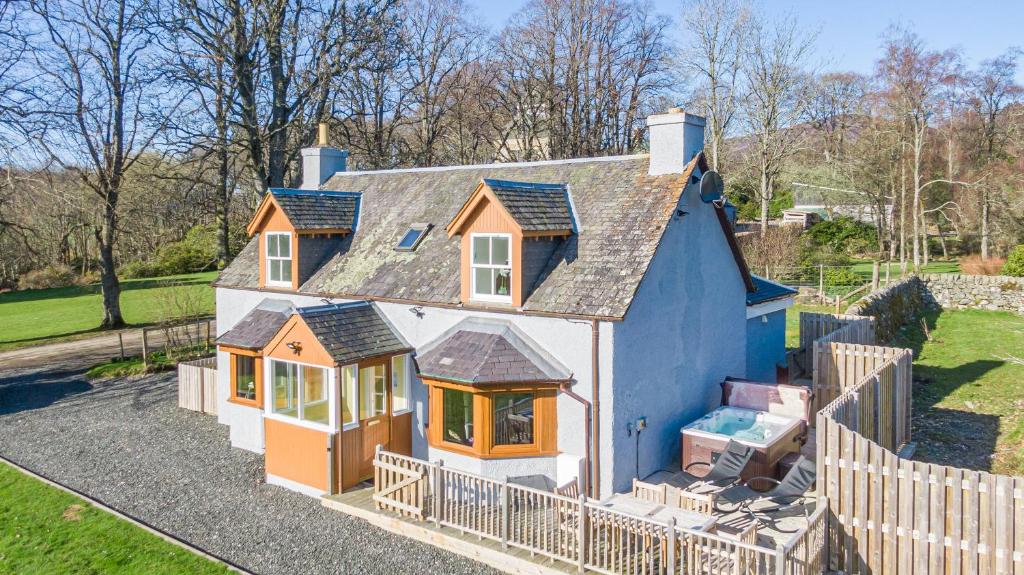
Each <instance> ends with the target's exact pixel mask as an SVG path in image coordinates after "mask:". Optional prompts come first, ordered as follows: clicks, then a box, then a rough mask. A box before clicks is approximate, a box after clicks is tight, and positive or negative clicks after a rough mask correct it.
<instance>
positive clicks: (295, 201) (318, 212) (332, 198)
mask: <svg viewBox="0 0 1024 575" xmlns="http://www.w3.org/2000/svg"><path fill="white" fill-rule="evenodd" d="M359 201H360V194H358V193H355V192H340V191H329V190H295V189H290V188H270V190H268V193H267V195H266V196H264V198H263V202H262V203H261V204H260V207H259V208H258V209H257V210H256V215H254V216H253V218H252V222H251V223H250V224H249V227H248V229H247V231H248V232H249V234H250V235H252V234H254V233H255V232H256V231H258V230H259V228H260V224H261V222H262V221H263V218H264V217H266V214H267V212H268V211H269V209H270V207H271V206H277V207H278V208H279V209H280V210H281V211H282V212H283V213H284V216H285V217H286V218H287V219H288V222H289V223H290V224H291V225H292V227H293V228H295V230H296V231H313V230H325V231H326V230H341V231H352V230H354V229H355V228H356V224H357V223H358V219H359Z"/></svg>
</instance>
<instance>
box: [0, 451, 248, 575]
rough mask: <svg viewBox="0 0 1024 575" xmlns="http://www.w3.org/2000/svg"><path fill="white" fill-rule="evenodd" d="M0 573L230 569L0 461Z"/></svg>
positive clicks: (161, 571)
mask: <svg viewBox="0 0 1024 575" xmlns="http://www.w3.org/2000/svg"><path fill="white" fill-rule="evenodd" d="M0 573H18V574H26V575H28V574H35V573H39V574H49V573H111V574H119V573H124V574H129V573H147V574H154V575H159V574H162V573H166V574H172V573H196V574H206V573H229V571H228V569H227V568H225V567H224V566H222V565H220V564H217V563H214V562H213V561H210V560H208V559H205V558H203V557H200V556H198V555H195V554H193V553H191V552H190V551H188V550H186V549H183V548H181V547H178V546H176V545H173V544H171V543H168V542H167V541H164V540H163V539H161V538H159V537H157V536H156V535H153V534H152V533H149V532H148V531H145V530H143V529H142V528H140V527H137V526H135V525H133V524H131V523H129V522H128V521H125V520H123V519H121V518H119V517H116V516H114V515H111V514H110V513H107V512H106V511H102V510H100V509H97V508H95V507H93V506H91V505H89V504H88V503H86V502H85V501H83V500H81V499H79V498H77V497H74V496H72V495H70V494H68V493H66V492H64V491H61V490H59V489H57V488H55V487H51V486H49V485H47V484H45V483H43V482H41V481H39V480H37V479H34V478H32V477H29V476H27V475H24V474H22V473H21V472H20V471H17V470H16V469H14V468H13V467H11V466H9V465H7V464H5V463H0Z"/></svg>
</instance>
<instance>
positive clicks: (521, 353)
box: [416, 319, 571, 385]
mask: <svg viewBox="0 0 1024 575" xmlns="http://www.w3.org/2000/svg"><path fill="white" fill-rule="evenodd" d="M416 364H417V366H418V367H419V372H420V375H421V376H423V377H433V378H437V379H443V380H447V381H454V382H459V383H467V384H470V385H487V384H503V383H517V382H538V381H545V382H546V381H566V380H568V379H569V377H570V375H571V374H569V372H568V370H566V369H565V368H564V367H562V366H561V365H559V364H557V362H556V361H555V360H554V359H553V358H550V357H549V356H548V355H547V354H546V353H545V352H544V351H543V350H542V349H541V347H540V346H539V345H538V344H536V343H535V342H533V341H532V340H531V339H530V338H528V337H527V336H526V335H524V334H522V333H521V332H519V331H518V330H517V329H515V328H514V327H513V326H512V325H511V324H508V323H506V322H501V321H495V320H481V319H470V320H465V321H463V322H461V323H459V324H457V325H456V326H455V328H453V329H450V330H448V331H447V332H445V334H443V335H442V336H441V337H440V338H438V339H437V340H436V341H435V342H434V343H431V344H427V345H426V346H425V347H423V348H421V351H420V352H419V353H417V356H416Z"/></svg>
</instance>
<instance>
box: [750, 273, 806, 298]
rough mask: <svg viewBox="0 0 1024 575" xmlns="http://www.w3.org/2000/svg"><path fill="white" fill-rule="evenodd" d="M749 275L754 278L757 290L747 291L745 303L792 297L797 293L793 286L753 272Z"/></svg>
mask: <svg viewBox="0 0 1024 575" xmlns="http://www.w3.org/2000/svg"><path fill="white" fill-rule="evenodd" d="M750 277H751V279H753V280H754V285H755V286H756V287H757V291H754V292H747V305H757V304H760V303H767V302H770V301H775V300H777V299H783V298H787V297H793V296H794V295H796V294H797V293H798V292H797V290H796V289H794V288H791V287H789V286H785V285H782V284H779V283H775V282H773V281H770V280H766V279H764V278H763V277H760V276H756V275H753V274H751V276H750Z"/></svg>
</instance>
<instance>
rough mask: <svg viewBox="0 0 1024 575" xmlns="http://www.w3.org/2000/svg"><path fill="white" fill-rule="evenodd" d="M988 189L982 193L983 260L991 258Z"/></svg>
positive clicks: (984, 189)
mask: <svg viewBox="0 0 1024 575" xmlns="http://www.w3.org/2000/svg"><path fill="white" fill-rule="evenodd" d="M988 218H989V214H988V188H983V189H982V191H981V259H983V260H987V259H988V257H989V253H988V243H989V235H990V233H989V222H988Z"/></svg>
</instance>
